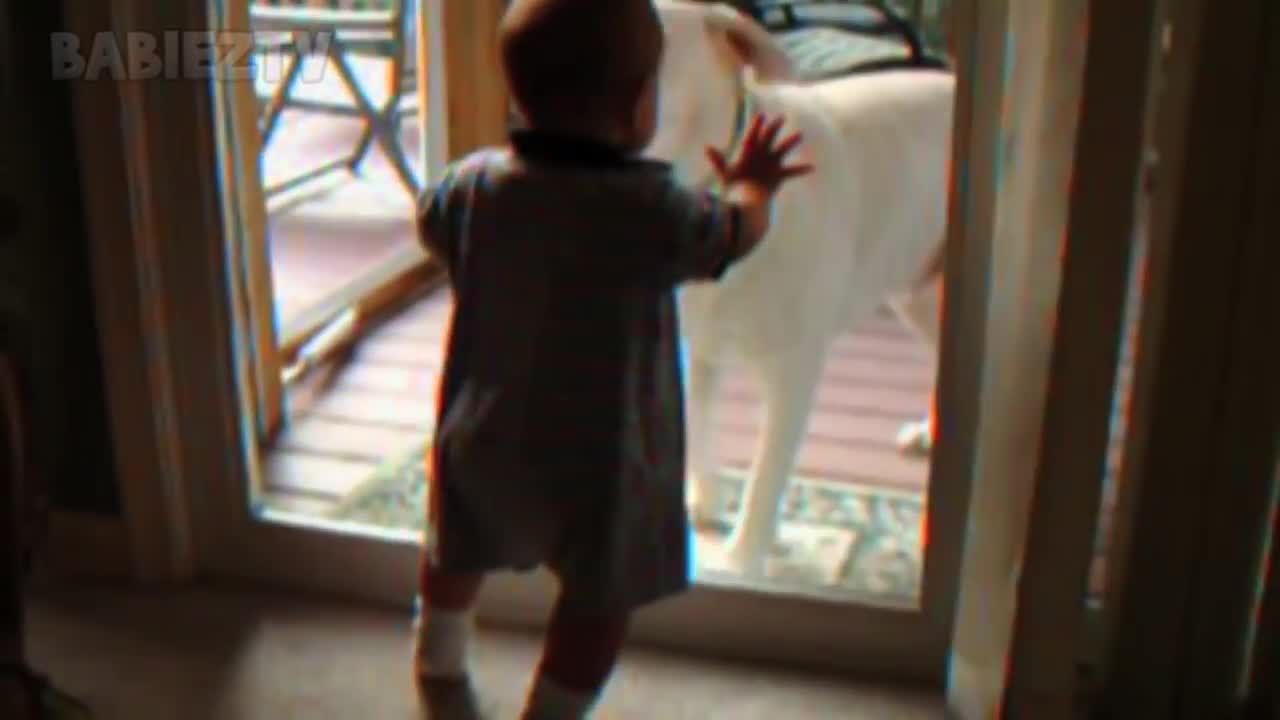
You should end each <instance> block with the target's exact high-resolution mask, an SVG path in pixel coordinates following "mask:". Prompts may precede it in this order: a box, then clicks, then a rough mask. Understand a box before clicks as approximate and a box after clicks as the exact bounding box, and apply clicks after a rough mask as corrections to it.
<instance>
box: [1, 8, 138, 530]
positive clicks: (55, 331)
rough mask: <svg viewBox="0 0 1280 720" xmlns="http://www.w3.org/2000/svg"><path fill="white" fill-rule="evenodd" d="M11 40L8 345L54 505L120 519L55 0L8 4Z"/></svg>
mask: <svg viewBox="0 0 1280 720" xmlns="http://www.w3.org/2000/svg"><path fill="white" fill-rule="evenodd" d="M6 5H7V7H5V8H4V10H3V13H4V14H5V17H4V18H3V21H4V25H5V27H7V28H15V27H17V28H23V31H22V32H21V33H12V35H11V36H10V37H8V38H7V40H8V41H7V42H0V63H2V64H3V65H4V66H5V77H6V80H7V81H6V83H5V93H6V94H7V95H10V97H5V98H3V101H2V102H0V112H2V113H4V119H3V122H0V148H2V150H0V172H3V174H4V181H3V184H0V192H4V193H5V195H6V196H7V197H9V198H14V199H16V200H17V205H18V207H19V220H20V223H21V225H20V229H19V232H18V233H17V234H16V235H14V236H12V237H10V238H8V239H7V240H0V343H3V344H4V345H5V346H7V347H9V348H11V349H12V350H13V351H14V352H15V353H16V354H17V357H18V362H19V363H20V365H21V366H22V368H23V371H24V374H25V375H26V376H27V379H28V383H29V386H30V388H29V389H30V392H31V394H32V398H33V405H34V408H33V413H32V415H33V416H32V418H31V419H30V422H31V426H32V427H31V428H30V432H31V434H32V436H33V437H32V441H33V442H34V443H35V445H36V446H35V448H34V450H35V457H36V461H37V463H39V465H38V467H39V470H40V473H41V475H42V476H43V477H45V478H47V479H48V481H49V484H50V486H51V490H52V494H53V497H54V502H55V505H56V506H58V507H60V508H63V509H68V510H78V511H87V512H95V513H105V514H118V513H119V510H120V503H119V497H118V493H117V488H116V482H115V477H114V471H113V465H114V463H113V458H112V455H111V442H110V430H109V427H108V422H107V415H106V407H105V401H104V393H103V382H102V373H101V358H100V355H99V352H98V343H97V337H98V336H97V326H96V322H95V319H94V315H93V299H92V294H91V286H90V279H89V278H90V274H89V262H88V252H87V251H88V245H87V239H86V233H85V227H84V224H83V215H82V211H81V207H82V202H81V198H82V192H83V191H84V190H85V188H82V186H81V182H80V177H79V172H78V162H77V153H76V147H75V138H74V132H73V127H72V124H71V104H70V95H69V91H70V86H68V85H66V84H62V83H58V82H56V81H54V80H53V79H52V77H51V73H49V72H48V70H47V65H46V64H45V63H44V62H40V60H43V59H44V58H47V57H48V47H49V46H48V37H49V35H48V33H49V32H51V31H53V30H55V29H58V28H60V27H61V26H62V18H61V16H60V15H61V13H60V8H58V7H57V4H56V3H30V2H28V3H8V4H6Z"/></svg>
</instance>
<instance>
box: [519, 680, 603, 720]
mask: <svg viewBox="0 0 1280 720" xmlns="http://www.w3.org/2000/svg"><path fill="white" fill-rule="evenodd" d="M597 697H598V695H596V694H585V693H581V692H578V691H576V690H569V689H568V688H565V687H562V686H560V685H559V684H557V683H556V682H555V681H554V680H550V679H548V678H546V677H543V676H541V675H539V676H538V678H537V679H536V680H535V681H534V684H533V688H532V689H531V690H530V691H529V699H528V701H527V702H526V704H525V709H524V715H523V716H522V717H521V720H582V719H583V718H586V717H587V713H588V712H589V711H590V710H591V708H592V706H593V705H595V704H596V699H597Z"/></svg>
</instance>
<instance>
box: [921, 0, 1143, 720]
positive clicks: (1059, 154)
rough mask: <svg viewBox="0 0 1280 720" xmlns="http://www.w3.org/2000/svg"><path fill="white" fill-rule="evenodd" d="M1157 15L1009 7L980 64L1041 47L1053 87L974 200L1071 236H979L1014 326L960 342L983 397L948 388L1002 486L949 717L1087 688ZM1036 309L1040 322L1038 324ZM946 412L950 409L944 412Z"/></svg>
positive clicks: (975, 575)
mask: <svg viewBox="0 0 1280 720" xmlns="http://www.w3.org/2000/svg"><path fill="white" fill-rule="evenodd" d="M999 5H1000V4H999V3H992V2H984V3H982V5H981V11H982V12H990V13H999V12H1002V8H1001V7H999ZM1155 9H1156V3H1155V2H1153V1H1152V0H1145V1H1144V2H1138V3H1127V4H1119V5H1117V4H1115V3H1109V2H1105V1H1102V2H1098V1H1096V0H1095V1H1092V2H1078V3H1056V4H1054V5H1053V7H1052V8H1048V9H1045V8H1042V9H1040V10H1032V9H1030V8H1027V7H1023V6H1015V5H1013V4H1010V5H1008V6H1007V9H1006V10H1003V11H1004V12H1007V13H1008V15H1007V20H1006V25H1005V27H1007V32H997V28H993V27H991V25H990V24H989V23H988V24H986V28H987V31H988V32H989V33H991V35H989V36H979V37H978V40H977V42H978V44H979V46H980V47H979V50H978V52H982V49H981V48H982V47H988V46H997V47H998V46H1001V45H1006V46H1016V47H1022V46H1025V45H1026V44H1027V43H1028V42H1029V40H1028V38H1030V42H1035V41H1037V40H1038V39H1041V38H1038V37H1037V33H1041V34H1043V38H1042V39H1043V40H1044V41H1045V43H1046V44H1047V45H1046V47H1044V48H1043V52H1045V53H1049V55H1048V56H1047V57H1045V58H1044V59H1043V63H1044V64H1043V66H1042V70H1040V72H1043V73H1044V74H1043V75H1042V76H1039V77H1027V78H1026V79H1025V82H1029V83H1031V84H1032V85H1033V86H1034V85H1035V84H1036V83H1039V84H1040V86H1041V87H1043V88H1045V95H1044V97H1043V100H1042V102H1041V103H1040V104H1041V105H1042V106H1044V107H1038V108H1029V109H1028V111H1029V112H1030V113H1032V114H1031V115H1030V116H1029V117H1025V118H1022V121H1023V124H1022V127H1021V131H1020V135H1018V136H1013V137H1010V138H1007V139H1006V138H1003V137H1001V136H1000V128H999V127H998V126H996V127H992V128H988V132H989V133H991V135H990V136H989V137H988V139H987V141H986V142H987V146H986V147H985V148H982V149H976V150H975V152H988V153H996V152H999V150H997V145H999V144H1003V143H1005V142H1009V143H1010V144H1011V146H1010V147H1009V148H1008V149H1007V152H1009V153H1011V154H1012V153H1017V154H1018V155H1019V156H1021V157H1022V158H1023V159H1024V161H1023V162H1022V163H1019V164H1015V165H1012V166H1010V167H1009V168H1008V169H1009V170H1010V177H1009V178H1008V179H1007V181H1006V182H1005V183H1004V189H1003V190H1001V189H1000V187H999V186H1000V182H999V179H998V178H971V179H970V186H971V187H972V188H973V190H972V192H974V193H977V192H983V193H986V194H987V195H988V196H989V197H988V199H987V200H986V202H988V203H992V204H993V205H994V206H995V207H996V211H995V212H993V213H992V217H993V218H997V219H999V220H1000V221H1003V222H1004V223H1006V224H1007V223H1011V222H1012V223H1016V222H1017V220H1018V219H1024V220H1027V221H1029V223H1030V224H1029V225H1028V227H1034V228H1038V229H1041V233H1042V234H1043V232H1044V231H1043V228H1046V227H1047V228H1057V227H1061V228H1062V229H1063V235H1062V236H1061V242H1062V243H1063V244H1062V245H1061V246H1057V243H1058V242H1059V239H1058V238H1057V237H1041V238H1038V239H1036V240H1035V242H1033V243H1030V246H1029V247H1028V241H1027V239H1026V238H1022V237H1019V233H1020V232H1021V230H1022V226H1019V225H1017V224H1014V225H1011V226H1005V225H993V226H990V227H988V228H985V229H984V230H983V231H985V232H989V233H993V234H994V235H995V240H994V245H993V252H996V253H998V255H996V256H994V257H992V258H991V259H990V265H989V266H990V267H991V269H992V270H991V276H992V280H991V284H992V287H991V289H990V291H989V294H990V299H989V301H988V302H990V303H991V304H993V305H999V306H1001V307H1005V308H1006V310H1007V312H1005V313H1003V314H1001V315H996V316H992V317H988V318H987V325H986V327H980V328H979V327H975V328H973V329H969V330H968V331H967V332H966V333H965V334H963V335H960V336H959V337H956V338H954V339H953V342H972V338H973V337H975V335H976V334H977V333H981V334H980V335H976V336H979V337H984V338H985V343H986V347H985V352H986V355H987V358H988V360H987V362H988V366H987V368H986V375H985V376H984V378H983V379H982V381H981V382H982V383H983V386H982V388H981V389H980V390H979V389H974V388H968V387H964V386H960V385H958V384H957V383H954V382H951V383H948V382H947V381H946V380H945V379H943V380H942V383H941V388H942V392H943V393H965V392H967V393H972V394H973V396H974V397H973V399H972V402H973V403H974V405H975V406H976V407H973V406H971V408H970V409H971V412H975V413H976V415H975V416H974V417H973V418H972V419H971V420H969V421H970V422H976V423H980V424H981V425H982V426H983V431H982V434H981V436H980V437H979V438H978V439H977V442H978V444H977V445H976V446H975V447H972V448H968V449H967V451H968V453H969V456H968V461H969V462H972V463H976V464H978V465H979V466H981V467H983V468H985V469H987V470H989V471H991V472H994V473H995V474H994V475H990V476H986V477H984V478H983V480H982V482H981V484H980V485H979V486H977V487H975V488H974V490H973V495H972V496H971V498H970V500H969V508H970V514H969V516H968V518H967V523H968V532H967V533H966V535H965V539H966V544H965V547H964V548H963V549H961V550H955V551H953V552H963V570H962V577H961V579H960V582H961V586H960V587H959V588H958V592H957V593H956V598H955V603H956V611H955V613H954V627H955V635H954V637H953V645H952V664H951V677H950V685H949V688H948V709H949V711H950V712H952V713H953V714H954V715H955V716H957V717H960V718H975V719H977V718H988V717H995V716H1003V717H1015V718H1016V717H1036V718H1055V717H1067V716H1069V713H1070V712H1071V711H1072V706H1073V703H1074V700H1075V696H1076V694H1077V691H1078V690H1079V688H1078V687H1077V685H1078V679H1079V678H1078V672H1077V668H1078V666H1079V665H1080V664H1081V663H1083V662H1088V660H1089V656H1090V654H1091V651H1092V650H1093V648H1092V647H1091V646H1090V637H1091V634H1090V632H1089V631H1090V630H1091V628H1092V626H1093V625H1094V622H1092V621H1096V616H1094V615H1093V614H1092V613H1091V612H1089V611H1087V610H1086V606H1085V602H1084V599H1085V596H1086V589H1087V580H1088V574H1089V572H1088V571H1089V567H1090V564H1091V562H1092V560H1093V558H1094V552H1093V549H1094V538H1095V534H1096V529H1097V522H1098V514H1099V505H1100V498H1101V487H1102V482H1103V478H1104V475H1105V467H1106V462H1105V459H1106V455H1107V450H1108V445H1109V442H1108V441H1109V439H1110V433H1109V429H1110V422H1109V421H1110V418H1111V415H1112V404H1113V403H1112V401H1113V396H1114V393H1115V392H1116V390H1117V385H1116V380H1115V379H1116V369H1117V362H1118V357H1119V355H1120V351H1121V347H1122V339H1123V337H1124V330H1125V325H1124V308H1125V302H1124V300H1125V297H1126V295H1127V290H1128V287H1129V278H1130V268H1131V262H1130V260H1131V249H1132V244H1133V228H1134V221H1135V205H1136V197H1137V190H1138V185H1139V179H1140V177H1141V175H1142V169H1143V160H1144V153H1143V148H1144V145H1143V142H1142V141H1143V139H1144V135H1145V133H1144V128H1145V127H1146V125H1147V118H1148V105H1149V103H1148V101H1147V100H1148V95H1149V84H1150V79H1151V77H1150V76H1151V73H1150V70H1151V68H1152V67H1153V66H1154V63H1155V55H1156V54H1157V51H1156V43H1155V42H1154V40H1155V37H1156V34H1155V27H1156V18H1157V14H1156V12H1155ZM1046 10H1047V12H1045V11H1046ZM954 17H955V22H956V27H957V28H958V29H959V32H957V38H959V39H961V40H963V38H965V37H968V36H973V35H975V33H974V32H973V31H972V30H966V29H965V28H966V25H967V23H968V22H971V19H969V18H967V17H966V16H965V15H964V14H961V13H957V14H956V15H955V16H954ZM1084 18H1087V21H1088V25H1087V27H1088V28H1089V34H1088V39H1087V42H1086V43H1084V46H1083V50H1084V52H1085V57H1084V68H1083V73H1082V76H1081V77H1079V78H1074V77H1071V76H1066V77H1064V76H1063V75H1062V74H1061V73H1060V72H1059V73H1057V74H1055V73H1054V72H1053V69H1054V68H1055V67H1056V63H1057V62H1058V61H1059V59H1060V58H1062V57H1063V56H1064V55H1063V53H1064V51H1066V50H1068V49H1069V48H1071V47H1072V45H1073V44H1077V45H1078V43H1079V37H1080V36H1079V35H1077V33H1079V32H1080V31H1081V30H1080V28H1081V25H1080V23H1081V22H1082V21H1083V19H1084ZM1064 22H1066V23H1067V24H1064ZM999 29H1004V28H999ZM960 51H961V52H963V51H964V50H963V47H962V48H960ZM988 52H990V51H988ZM1006 62H1007V60H1006V59H1004V58H1002V57H996V58H987V59H984V60H983V61H981V62H979V63H977V65H978V66H979V67H980V68H985V69H986V71H987V73H989V74H992V75H994V74H997V73H1001V72H1004V71H1005V68H1006ZM1020 71H1025V72H1033V70H1027V69H1026V68H1025V67H1019V66H1018V65H1017V64H1015V65H1014V67H1013V72H1014V73H1015V77H1017V76H1018V74H1019V72H1020ZM987 82H988V83H992V82H993V81H992V80H988V81H987ZM1072 83H1078V87H1072ZM1116 98H1126V99H1127V100H1125V101H1117V100H1116ZM987 101H988V102H994V103H997V104H1004V102H1005V99H1004V98H989V99H987ZM1054 103H1056V104H1057V107H1053V106H1052V104H1054ZM1077 108H1078V110H1077ZM1037 112H1038V113H1040V115H1039V116H1036V115H1035V114H1034V113H1037ZM1026 158H1031V159H1026ZM1046 165H1047V166H1055V165H1056V166H1057V167H1059V168H1063V167H1065V168H1069V171H1070V172H1071V173H1072V174H1073V175H1074V176H1076V177H1080V176H1087V177H1089V178H1090V181H1089V182H1088V183H1081V182H1077V183H1074V185H1073V186H1072V187H1071V191H1070V193H1069V194H1068V195H1066V196H1065V197H1063V198H1062V199H1061V202H1059V201H1058V200H1057V199H1056V198H1057V196H1058V195H1059V194H1060V193H1061V189H1060V188H1061V183H1062V178H1061V176H1053V175H1049V176H1045V175H1044V172H1045V169H1044V166H1046ZM1046 198H1055V199H1054V200H1051V201H1050V200H1046ZM1020 208H1021V209H1020ZM952 252H957V251H956V250H955V249H953V250H952ZM1019 267H1021V268H1022V269H1021V270H1019V269H1018V268H1019ZM1027 267H1031V268H1036V270H1035V271H1034V274H1032V275H1030V276H1031V277H1036V278H1039V279H1040V285H1038V286H1036V287H1010V286H1009V285H1008V283H1006V282H1004V281H1003V277H1004V276H1005V275H1008V276H1010V277H1026V276H1028V275H1027V273H1028V271H1027V269H1026V268H1027ZM970 268H971V269H970V270H969V272H976V271H977V270H980V269H985V268H983V267H982V265H978V266H970ZM1001 268H1005V269H1006V270H1008V272H1007V273H1006V272H1001ZM966 275H968V272H966ZM978 276H979V277H981V276H982V275H980V274H979V275H978ZM1020 303H1021V305H1020ZM1027 305H1030V306H1033V307H1038V308H1039V310H1038V311H1037V312H1041V311H1042V312H1043V316H1036V315H1031V316H1027V315H1026V314H1025V313H1026V307H1025V306H1027ZM1054 318H1056V326H1055V324H1054V320H1053V319H1054ZM953 329H954V330H955V332H956V333H957V334H958V335H959V334H960V333H961V331H960V330H959V329H955V328H953ZM944 352H946V347H945V340H944ZM1013 385H1016V388H1015V387H1012V386H1013ZM945 401H946V398H945V395H944V396H943V397H942V398H941V403H940V404H941V405H943V406H945V404H946V402H945ZM942 432H943V434H944V436H945V432H946V431H945V428H944V429H943V431H942ZM1012 438H1019V439H1017V440H1011V439H1012ZM940 449H941V448H940ZM947 465H948V466H954V463H948V464H947Z"/></svg>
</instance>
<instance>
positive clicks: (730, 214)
mask: <svg viewBox="0 0 1280 720" xmlns="http://www.w3.org/2000/svg"><path fill="white" fill-rule="evenodd" d="M670 185H671V188H670V190H669V191H668V192H669V197H668V200H667V202H666V203H665V205H666V207H665V208H664V209H665V211H666V212H668V213H670V222H671V223H672V230H673V233H672V238H673V240H674V241H675V242H674V246H673V247H671V248H670V251H669V252H670V253H671V255H670V258H669V260H668V262H669V263H670V266H669V268H668V272H669V273H670V274H671V276H672V278H673V280H675V281H676V282H681V281H685V280H716V279H719V278H720V276H721V275H723V274H724V272H725V270H727V269H728V268H729V266H730V265H732V264H733V263H734V262H735V261H737V260H738V259H740V258H741V257H742V256H743V255H744V254H745V251H746V249H747V244H746V242H744V239H743V236H742V233H743V220H742V211H741V210H740V209H738V208H737V207H735V206H734V205H732V204H731V203H729V202H727V201H726V200H724V199H723V198H721V197H720V196H719V195H716V194H714V193H711V192H705V191H703V192H698V191H692V190H688V189H685V188H684V187H681V186H679V185H677V184H676V183H674V182H671V183H670Z"/></svg>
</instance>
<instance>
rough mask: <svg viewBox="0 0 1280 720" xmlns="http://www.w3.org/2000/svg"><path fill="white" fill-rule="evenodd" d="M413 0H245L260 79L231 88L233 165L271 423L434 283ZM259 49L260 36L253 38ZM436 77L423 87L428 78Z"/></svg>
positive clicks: (237, 22) (255, 389) (265, 436)
mask: <svg viewBox="0 0 1280 720" xmlns="http://www.w3.org/2000/svg"><path fill="white" fill-rule="evenodd" d="M415 8H416V3H415V2H413V0H341V1H340V2H339V1H337V0H335V2H328V1H327V0H326V1H325V2H315V1H313V0H237V1H236V2H228V3H225V4H222V5H220V6H219V8H218V9H217V13H219V16H220V18H219V19H220V25H219V26H218V27H219V28H220V29H221V30H222V31H224V32H226V33H239V34H242V35H243V36H246V37H250V38H251V42H252V45H253V47H254V52H253V56H252V70H253V73H252V74H253V82H252V83H247V82H246V83H223V84H221V85H220V88H219V89H220V91H221V96H220V102H221V107H222V110H221V111H220V114H221V115H222V120H223V122H224V123H225V128H226V130H227V132H228V134H229V136H232V137H235V138H236V142H235V143H233V144H228V145H227V146H226V153H225V154H224V159H223V162H222V173H223V187H224V188H225V189H226V190H225V196H226V199H227V201H228V202H229V204H230V206H231V208H232V209H233V215H231V217H234V218H236V224H235V226H234V229H233V235H232V239H233V243H232V246H233V248H234V251H235V254H236V260H237V262H238V264H239V266H240V272H241V274H242V275H243V282H242V283H240V290H241V292H242V296H241V297H240V298H239V301H240V302H243V303H244V304H245V305H246V307H247V308H248V312H247V313H246V316H245V318H244V322H245V329H246V337H245V338H244V341H245V343H246V348H250V349H251V353H250V362H251V369H252V372H251V378H250V382H247V383H246V385H247V386H248V388H249V389H250V390H251V395H252V397H253V401H254V408H255V413H256V416H257V427H258V430H257V432H258V435H259V438H260V440H262V441H263V442H264V443H268V444H277V443H280V442H285V443H287V442H289V438H288V437H281V436H280V432H281V430H282V429H283V428H284V426H285V425H286V424H287V422H286V421H287V420H288V416H290V415H291V414H296V413H297V412H298V409H297V407H296V405H297V404H298V402H299V398H300V397H301V396H302V395H303V394H305V392H306V381H307V380H308V379H309V378H310V376H311V375H312V371H313V370H314V369H315V367H316V366H318V365H321V364H324V363H325V362H327V361H329V360H331V359H332V358H333V357H335V356H336V355H338V354H340V353H341V352H342V350H343V349H344V348H346V347H348V346H350V345H351V344H352V343H354V342H356V341H357V340H358V339H359V337H360V336H361V335H363V334H364V333H365V332H366V331H367V328H368V327H369V326H370V325H371V324H372V323H374V322H376V321H377V320H378V319H379V318H382V317H384V316H386V315H387V314H388V313H390V312H394V310H395V309H396V308H399V307H402V306H403V305H404V304H405V303H406V302H409V301H411V299H412V297H413V295H414V294H415V293H416V292H418V291H420V290H421V287H422V285H423V284H424V283H425V282H426V281H427V277H428V274H429V273H428V271H427V268H426V265H427V261H426V257H425V255H424V253H422V252H421V250H420V249H419V248H418V247H417V244H416V243H415V242H413V241H412V240H411V237H412V215H413V203H414V198H415V196H416V193H417V192H418V189H419V188H420V187H421V182H422V181H421V177H422V174H423V173H422V171H421V169H420V168H421V165H422V160H423V159H424V158H422V157H415V156H417V155H419V153H418V150H419V145H421V144H422V141H424V140H425V137H426V133H425V132H424V131H423V128H422V126H421V123H420V122H419V119H420V117H419V116H420V113H419V107H418V100H417V98H418V96H419V92H418V89H419V88H418V87H417V77H418V76H419V75H421V74H420V73H418V72H417V50H416V45H417V43H416V37H417V33H416V19H417V16H416V9H415ZM245 44H246V45H248V43H245ZM424 89H425V88H424Z"/></svg>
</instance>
